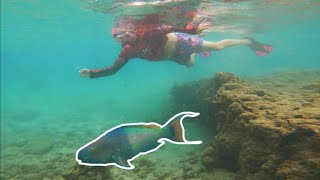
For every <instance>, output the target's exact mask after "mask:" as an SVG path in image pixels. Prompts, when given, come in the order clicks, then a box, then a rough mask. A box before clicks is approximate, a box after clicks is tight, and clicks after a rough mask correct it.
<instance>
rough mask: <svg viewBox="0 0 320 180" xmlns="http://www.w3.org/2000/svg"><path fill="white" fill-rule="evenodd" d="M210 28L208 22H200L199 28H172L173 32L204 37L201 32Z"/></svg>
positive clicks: (189, 26) (190, 26) (188, 26)
mask: <svg viewBox="0 0 320 180" xmlns="http://www.w3.org/2000/svg"><path fill="white" fill-rule="evenodd" d="M210 26H211V23H210V22H209V21H208V20H204V21H202V22H201V23H200V24H199V26H192V25H187V26H186V27H185V28H184V29H180V28H172V30H173V32H182V33H188V34H199V35H202V36H203V35H204V34H203V31H204V30H206V29H208V28H209V27H210Z"/></svg>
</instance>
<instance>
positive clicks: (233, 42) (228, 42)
mask: <svg viewBox="0 0 320 180" xmlns="http://www.w3.org/2000/svg"><path fill="white" fill-rule="evenodd" d="M250 44H251V41H250V40H248V39H242V40H238V39H224V40H222V41H218V42H210V41H203V44H202V48H201V52H206V51H219V50H222V49H224V48H229V47H233V46H239V45H240V46H241V45H250Z"/></svg>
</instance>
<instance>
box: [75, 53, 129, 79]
mask: <svg viewBox="0 0 320 180" xmlns="http://www.w3.org/2000/svg"><path fill="white" fill-rule="evenodd" d="M130 59H131V58H127V56H124V51H122V52H121V54H120V55H119V57H118V58H117V59H116V61H115V62H114V63H113V65H112V66H110V67H106V68H102V69H90V70H89V69H82V70H81V71H80V75H81V76H83V77H88V78H99V77H105V76H110V75H113V74H115V73H116V72H118V71H119V70H120V69H121V68H122V67H123V66H124V65H125V64H126V63H127V62H128V61H129V60H130Z"/></svg>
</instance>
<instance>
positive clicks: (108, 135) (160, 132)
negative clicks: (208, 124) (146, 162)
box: [76, 112, 202, 170]
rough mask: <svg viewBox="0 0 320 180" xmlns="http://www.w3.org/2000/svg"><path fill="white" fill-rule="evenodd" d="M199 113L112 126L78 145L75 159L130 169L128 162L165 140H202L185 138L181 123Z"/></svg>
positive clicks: (157, 147) (91, 163)
mask: <svg viewBox="0 0 320 180" xmlns="http://www.w3.org/2000/svg"><path fill="white" fill-rule="evenodd" d="M199 114H200V113H195V112H181V113H179V114H177V115H175V116H173V117H172V118H171V119H169V120H168V121H167V122H166V123H165V124H164V125H159V124H157V123H154V122H151V123H129V124H121V125H119V126H116V127H114V128H112V129H110V130H108V131H106V132H105V133H103V134H101V135H100V136H99V137H97V138H96V139H94V140H93V141H91V142H89V143H88V144H86V145H84V146H82V147H81V148H80V149H79V150H78V151H77V153H76V161H77V162H78V163H79V164H80V165H86V166H111V165H114V166H117V167H119V168H122V169H126V170H132V169H134V166H133V165H132V164H131V163H130V162H131V161H132V160H134V159H135V158H137V157H139V156H140V155H145V154H149V153H151V152H154V151H156V150H157V149H159V148H160V147H161V146H162V145H164V144H165V142H166V141H168V142H171V143H174V144H201V143H202V141H187V140H186V139H185V132H184V131H185V130H184V127H183V124H182V121H183V119H185V118H186V117H197V116H198V115H199Z"/></svg>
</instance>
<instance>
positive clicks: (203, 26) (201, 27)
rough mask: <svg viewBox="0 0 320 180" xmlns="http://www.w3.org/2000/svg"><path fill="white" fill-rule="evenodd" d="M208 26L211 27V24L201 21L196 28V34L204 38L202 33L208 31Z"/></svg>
mask: <svg viewBox="0 0 320 180" xmlns="http://www.w3.org/2000/svg"><path fill="white" fill-rule="evenodd" d="M210 26H211V23H210V22H209V21H208V20H207V19H206V20H204V21H202V22H201V23H200V24H199V26H198V29H197V33H198V34H199V35H200V36H204V34H203V31H204V30H206V29H208V28H209V27H210Z"/></svg>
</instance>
